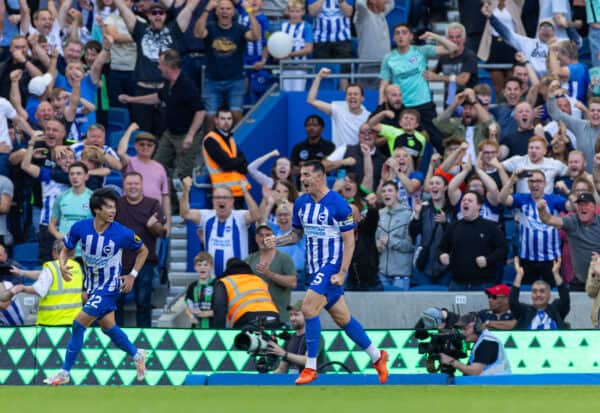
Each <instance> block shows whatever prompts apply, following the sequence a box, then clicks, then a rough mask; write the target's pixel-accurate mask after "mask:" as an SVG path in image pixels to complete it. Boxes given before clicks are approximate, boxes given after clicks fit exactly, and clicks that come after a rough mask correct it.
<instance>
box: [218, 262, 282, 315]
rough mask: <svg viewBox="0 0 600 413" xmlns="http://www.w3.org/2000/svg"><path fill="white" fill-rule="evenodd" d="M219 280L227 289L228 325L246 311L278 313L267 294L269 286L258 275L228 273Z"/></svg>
mask: <svg viewBox="0 0 600 413" xmlns="http://www.w3.org/2000/svg"><path fill="white" fill-rule="evenodd" d="M221 282H222V283H223V285H224V286H225V290H226V291H227V300H228V304H227V307H228V308H227V321H228V323H229V325H230V326H233V325H234V324H235V323H236V322H237V321H238V320H239V319H240V318H241V317H242V316H243V315H244V314H246V313H256V312H261V311H270V312H273V313H279V311H277V307H276V306H275V304H274V303H273V300H272V299H271V295H270V294H269V286H268V285H267V283H266V282H264V281H263V279H262V278H260V277H259V276H258V275H254V274H239V275H230V276H227V277H223V278H221Z"/></svg>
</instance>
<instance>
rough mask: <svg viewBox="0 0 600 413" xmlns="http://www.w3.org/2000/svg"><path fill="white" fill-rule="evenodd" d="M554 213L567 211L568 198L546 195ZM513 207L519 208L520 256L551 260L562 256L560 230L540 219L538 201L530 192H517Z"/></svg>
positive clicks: (535, 259)
mask: <svg viewBox="0 0 600 413" xmlns="http://www.w3.org/2000/svg"><path fill="white" fill-rule="evenodd" d="M544 199H545V200H546V203H547V204H548V211H549V212H550V214H552V215H558V213H559V212H564V211H566V209H565V205H566V203H567V200H566V199H565V198H563V197H561V196H558V195H544ZM512 207H513V208H515V209H518V210H519V223H520V225H519V240H520V243H519V257H521V258H523V259H526V260H530V261H549V260H555V259H557V258H558V257H560V255H561V254H560V237H559V235H558V230H557V229H556V228H554V227H551V226H550V225H546V224H544V223H543V222H542V220H541V219H540V216H539V215H538V210H537V206H536V202H535V201H534V200H533V198H532V197H531V195H530V194H515V195H514V196H513V205H512Z"/></svg>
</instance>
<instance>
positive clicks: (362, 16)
mask: <svg viewBox="0 0 600 413" xmlns="http://www.w3.org/2000/svg"><path fill="white" fill-rule="evenodd" d="M394 6H395V3H394V1H393V0H356V7H355V11H354V24H355V26H356V34H357V37H358V58H359V59H375V60H379V61H381V60H383V58H384V56H385V55H386V54H388V53H389V52H390V44H391V41H390V29H389V27H388V23H387V19H386V16H387V15H388V14H389V13H390V12H391V11H392V10H393V9H394ZM358 71H359V73H373V74H378V73H379V71H380V63H363V64H361V65H360V66H359V67H358ZM359 83H360V84H361V86H362V87H363V88H365V89H377V87H378V86H379V80H378V79H377V77H376V76H375V75H374V76H373V77H372V78H367V79H361V80H360V81H359Z"/></svg>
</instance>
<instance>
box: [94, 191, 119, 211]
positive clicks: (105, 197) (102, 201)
mask: <svg viewBox="0 0 600 413" xmlns="http://www.w3.org/2000/svg"><path fill="white" fill-rule="evenodd" d="M118 200H119V197H118V195H117V194H116V193H115V191H114V190H113V189H111V188H99V189H96V190H95V191H94V193H93V194H92V197H91V198H90V210H91V211H92V215H93V216H96V210H97V209H102V207H103V206H104V205H106V201H113V202H114V203H115V204H116V203H117V201H118Z"/></svg>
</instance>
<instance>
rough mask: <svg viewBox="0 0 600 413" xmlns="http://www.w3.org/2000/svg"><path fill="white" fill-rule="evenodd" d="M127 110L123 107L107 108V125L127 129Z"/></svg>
mask: <svg viewBox="0 0 600 413" xmlns="http://www.w3.org/2000/svg"><path fill="white" fill-rule="evenodd" d="M130 122H131V121H130V118H129V111H128V110H127V109H125V108H110V109H109V110H108V127H109V128H111V127H112V126H114V127H117V128H118V129H123V130H125V129H127V128H128V127H129V123H130Z"/></svg>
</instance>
